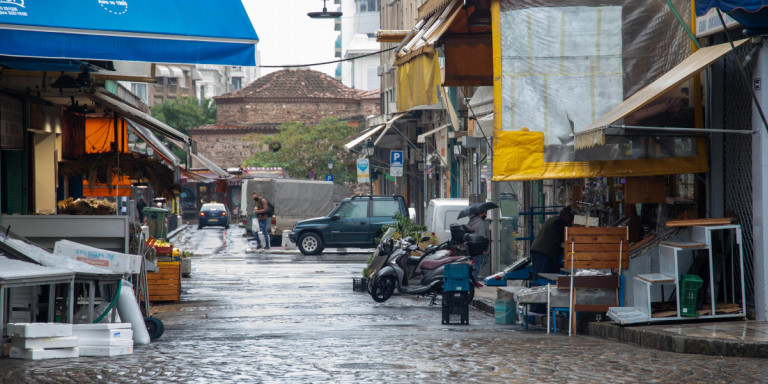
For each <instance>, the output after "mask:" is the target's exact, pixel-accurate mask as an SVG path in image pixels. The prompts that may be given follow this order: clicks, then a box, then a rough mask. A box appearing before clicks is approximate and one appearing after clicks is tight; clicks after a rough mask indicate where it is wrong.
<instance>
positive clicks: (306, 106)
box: [216, 100, 379, 125]
mask: <svg viewBox="0 0 768 384" xmlns="http://www.w3.org/2000/svg"><path fill="white" fill-rule="evenodd" d="M378 107H379V103H378V101H377V100H372V101H368V100H365V101H364V102H362V103H328V102H320V103H317V102H307V103H275V102H271V103H220V104H218V105H217V107H216V108H217V112H216V113H217V123H218V124H233V125H247V124H275V125H280V124H282V123H286V122H301V123H304V124H307V125H313V124H315V123H316V122H317V121H319V120H320V119H321V118H322V117H326V116H330V117H335V118H338V119H340V120H344V119H349V118H352V117H355V116H368V115H373V114H378V113H379V112H378V109H379V108H378Z"/></svg>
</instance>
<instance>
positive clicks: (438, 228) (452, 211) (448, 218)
mask: <svg viewBox="0 0 768 384" xmlns="http://www.w3.org/2000/svg"><path fill="white" fill-rule="evenodd" d="M468 206H469V199H432V200H430V201H429V205H427V214H426V217H425V219H424V225H426V227H427V232H428V233H430V234H431V235H432V236H435V237H437V240H438V241H439V242H440V243H443V242H446V241H448V240H450V238H451V224H454V223H459V224H466V223H468V222H469V217H463V218H461V219H460V220H457V219H456V216H458V215H459V212H461V210H462V209H464V208H466V207H468Z"/></svg>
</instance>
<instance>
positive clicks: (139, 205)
mask: <svg viewBox="0 0 768 384" xmlns="http://www.w3.org/2000/svg"><path fill="white" fill-rule="evenodd" d="M146 207H147V203H145V202H144V198H143V197H141V198H139V202H138V203H136V210H137V211H138V213H139V223H143V222H144V208H146Z"/></svg>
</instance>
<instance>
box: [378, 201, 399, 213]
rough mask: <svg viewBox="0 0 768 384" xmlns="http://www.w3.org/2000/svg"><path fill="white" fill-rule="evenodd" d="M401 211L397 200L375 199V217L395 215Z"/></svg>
mask: <svg viewBox="0 0 768 384" xmlns="http://www.w3.org/2000/svg"><path fill="white" fill-rule="evenodd" d="M398 213H400V204H399V202H398V201H397V200H374V201H373V216H374V217H395V215H396V214H398Z"/></svg>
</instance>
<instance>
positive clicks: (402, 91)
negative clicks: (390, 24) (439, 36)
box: [397, 54, 440, 111]
mask: <svg viewBox="0 0 768 384" xmlns="http://www.w3.org/2000/svg"><path fill="white" fill-rule="evenodd" d="M438 85H440V65H439V63H438V60H437V55H434V54H424V55H419V56H417V57H415V58H414V59H412V60H411V61H409V62H407V63H404V64H402V65H400V66H399V67H397V110H398V111H407V110H409V109H411V108H413V107H416V106H419V105H433V104H437V102H438V98H437V88H436V87H437V86H438Z"/></svg>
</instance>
